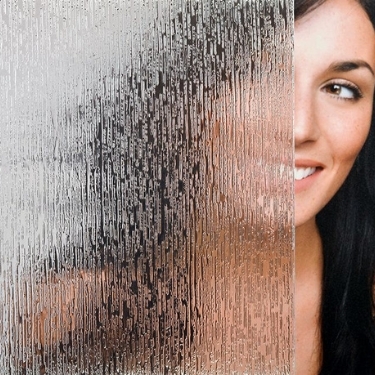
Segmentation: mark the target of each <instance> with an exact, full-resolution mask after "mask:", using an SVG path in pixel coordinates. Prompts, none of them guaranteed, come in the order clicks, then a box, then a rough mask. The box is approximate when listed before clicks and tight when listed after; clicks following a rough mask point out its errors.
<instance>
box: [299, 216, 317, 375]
mask: <svg viewBox="0 0 375 375" xmlns="http://www.w3.org/2000/svg"><path fill="white" fill-rule="evenodd" d="M295 246H296V248H295V250H296V252H295V254H296V258H295V260H296V262H295V270H296V271H295V317H296V319H295V324H296V326H295V327H296V374H297V375H316V374H317V373H318V372H319V368H320V363H321V342H320V305H321V289H322V270H323V251H322V241H321V237H320V234H319V230H318V227H317V225H316V222H315V219H314V220H311V221H310V222H308V223H306V224H304V225H303V226H300V227H298V228H296V243H295Z"/></svg>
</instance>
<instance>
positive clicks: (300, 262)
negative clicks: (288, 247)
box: [295, 218, 323, 283]
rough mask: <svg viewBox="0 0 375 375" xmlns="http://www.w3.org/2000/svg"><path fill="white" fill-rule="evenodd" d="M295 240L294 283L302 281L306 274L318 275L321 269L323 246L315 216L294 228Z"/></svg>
mask: <svg viewBox="0 0 375 375" xmlns="http://www.w3.org/2000/svg"><path fill="white" fill-rule="evenodd" d="M295 238H296V241H295V254H296V258H295V261H296V263H295V270H296V283H299V282H302V281H303V280H305V279H306V278H307V277H308V276H312V275H311V273H313V274H314V275H317V274H318V276H319V278H320V279H321V276H322V269H323V247H322V239H321V237H320V234H319V229H318V226H317V225H316V221H315V218H313V219H311V220H310V221H308V222H307V223H305V224H303V225H301V226H299V227H297V228H296V237H295Z"/></svg>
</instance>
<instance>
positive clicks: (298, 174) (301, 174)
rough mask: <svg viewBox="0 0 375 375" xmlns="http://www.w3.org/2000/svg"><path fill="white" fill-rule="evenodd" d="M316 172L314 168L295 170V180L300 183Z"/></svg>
mask: <svg viewBox="0 0 375 375" xmlns="http://www.w3.org/2000/svg"><path fill="white" fill-rule="evenodd" d="M315 171H316V168H315V167H312V168H296V167H295V168H294V179H295V180H297V181H299V180H303V179H304V178H306V177H309V176H311V175H312V174H313V173H314V172H315Z"/></svg>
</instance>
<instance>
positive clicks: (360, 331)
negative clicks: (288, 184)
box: [295, 0, 375, 375]
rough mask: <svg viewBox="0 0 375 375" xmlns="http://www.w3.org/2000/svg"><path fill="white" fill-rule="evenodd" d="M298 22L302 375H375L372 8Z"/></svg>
mask: <svg viewBox="0 0 375 375" xmlns="http://www.w3.org/2000/svg"><path fill="white" fill-rule="evenodd" d="M295 19H296V23H295V71H296V77H295V98H296V99H295V105H296V107H295V167H296V168H295V199H296V335H297V338H296V362H297V374H301V375H302V374H317V373H319V374H321V375H322V374H340V375H342V374H358V375H365V374H375V325H374V318H373V315H374V298H373V282H374V268H375V167H374V164H375V163H374V161H375V159H374V156H375V141H374V139H375V128H374V124H373V125H372V126H370V124H371V121H372V119H373V101H374V86H375V76H374V72H375V31H374V24H375V2H374V1H373V0H372V1H355V0H326V1H324V0H320V1H319V0H296V2H295ZM328 202H329V203H328Z"/></svg>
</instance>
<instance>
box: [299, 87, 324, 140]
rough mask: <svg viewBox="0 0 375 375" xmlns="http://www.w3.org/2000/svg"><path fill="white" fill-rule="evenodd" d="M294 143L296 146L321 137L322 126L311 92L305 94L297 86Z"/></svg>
mask: <svg viewBox="0 0 375 375" xmlns="http://www.w3.org/2000/svg"><path fill="white" fill-rule="evenodd" d="M294 103H295V104H294V106H295V107H294V144H295V147H297V146H300V145H302V144H304V143H306V142H314V141H316V140H317V139H318V138H319V135H320V128H319V119H318V114H317V108H316V103H315V101H314V98H313V96H312V95H310V94H307V93H305V94H303V92H302V90H300V89H298V88H297V87H296V90H295V102H294Z"/></svg>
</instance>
